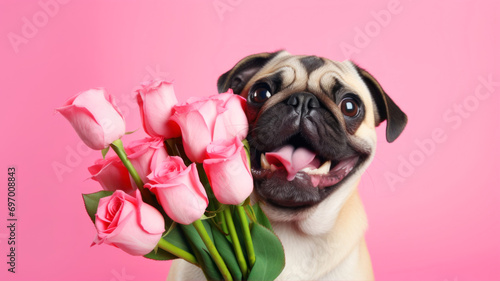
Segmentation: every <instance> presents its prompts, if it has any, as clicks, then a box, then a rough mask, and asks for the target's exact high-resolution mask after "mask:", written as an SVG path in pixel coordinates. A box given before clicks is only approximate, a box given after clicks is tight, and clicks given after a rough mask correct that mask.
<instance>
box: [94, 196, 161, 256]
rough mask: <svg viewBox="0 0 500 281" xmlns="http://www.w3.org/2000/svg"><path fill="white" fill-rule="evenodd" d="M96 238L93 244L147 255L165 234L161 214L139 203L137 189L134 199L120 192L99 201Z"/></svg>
mask: <svg viewBox="0 0 500 281" xmlns="http://www.w3.org/2000/svg"><path fill="white" fill-rule="evenodd" d="M95 227H96V229H97V236H96V238H95V240H94V242H93V243H92V246H93V245H96V244H97V245H100V244H103V243H105V244H109V245H112V246H115V247H118V248H120V249H122V250H123V251H125V252H127V253H129V254H131V255H134V256H143V255H146V254H148V253H149V252H151V251H152V250H153V249H154V248H155V247H156V244H158V241H160V239H161V237H162V234H163V232H164V231H165V220H164V218H163V216H162V215H161V213H160V212H159V211H158V210H156V209H155V208H153V207H152V206H150V205H148V204H146V203H144V202H142V199H141V194H140V192H139V191H138V190H137V191H136V197H135V198H134V197H133V196H130V195H128V194H126V193H125V192H123V191H121V190H117V191H115V192H114V193H113V195H111V196H108V197H103V198H101V199H100V200H99V205H98V207H97V213H96V215H95Z"/></svg>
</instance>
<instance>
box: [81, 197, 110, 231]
mask: <svg viewBox="0 0 500 281" xmlns="http://www.w3.org/2000/svg"><path fill="white" fill-rule="evenodd" d="M112 194H113V191H106V190H102V191H99V192H95V193H90V194H82V196H83V202H84V203H85V209H86V210H87V214H89V217H90V219H91V220H92V222H93V223H95V214H96V213H97V207H98V206H99V200H100V199H101V198H103V197H108V196H111V195H112Z"/></svg>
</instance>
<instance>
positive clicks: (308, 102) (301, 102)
mask: <svg viewBox="0 0 500 281" xmlns="http://www.w3.org/2000/svg"><path fill="white" fill-rule="evenodd" d="M286 104H288V105H290V106H292V107H293V108H294V109H295V112H297V113H298V114H307V113H309V111H311V110H314V109H315V108H319V107H320V104H319V101H318V99H317V98H316V96H315V95H313V94H311V93H305V92H300V93H295V94H293V95H291V96H290V97H289V98H288V101H287V103H286Z"/></svg>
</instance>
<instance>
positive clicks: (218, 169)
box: [203, 137, 253, 205]
mask: <svg viewBox="0 0 500 281" xmlns="http://www.w3.org/2000/svg"><path fill="white" fill-rule="evenodd" d="M207 154H208V159H205V161H203V168H204V169H205V172H206V173H207V176H208V181H209V182H210V185H211V186H212V190H213V191H214V194H215V197H216V198H217V200H219V202H221V203H222V204H229V205H238V204H240V203H242V202H243V201H245V199H246V198H247V197H248V196H250V193H252V190H253V179H252V175H251V172H250V167H249V165H248V159H247V155H246V152H245V149H244V147H243V144H242V143H241V141H240V140H239V139H238V137H235V138H234V139H232V140H219V141H216V142H213V143H211V144H209V145H208V146H207Z"/></svg>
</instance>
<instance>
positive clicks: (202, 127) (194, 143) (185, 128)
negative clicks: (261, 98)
mask: <svg viewBox="0 0 500 281" xmlns="http://www.w3.org/2000/svg"><path fill="white" fill-rule="evenodd" d="M239 99H242V98H241V97H238V96H236V95H234V99H233V98H229V97H228V96H222V97H220V98H219V96H218V95H217V96H212V97H208V98H202V99H189V100H188V101H187V102H186V103H184V104H182V105H176V106H174V114H173V115H172V117H171V120H172V121H174V122H176V123H177V124H178V125H179V127H180V130H181V132H182V142H183V145H184V150H185V151H186V155H187V156H188V158H189V159H190V160H191V161H193V162H198V163H202V162H203V160H204V159H205V158H206V157H207V156H206V148H207V145H208V144H210V143H211V142H213V141H216V140H220V139H226V140H227V139H232V138H233V137H235V136H238V137H239V138H240V139H243V138H245V137H246V134H247V132H248V122H247V119H246V117H244V116H245V113H244V109H243V105H244V103H242V102H240V101H239Z"/></svg>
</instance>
